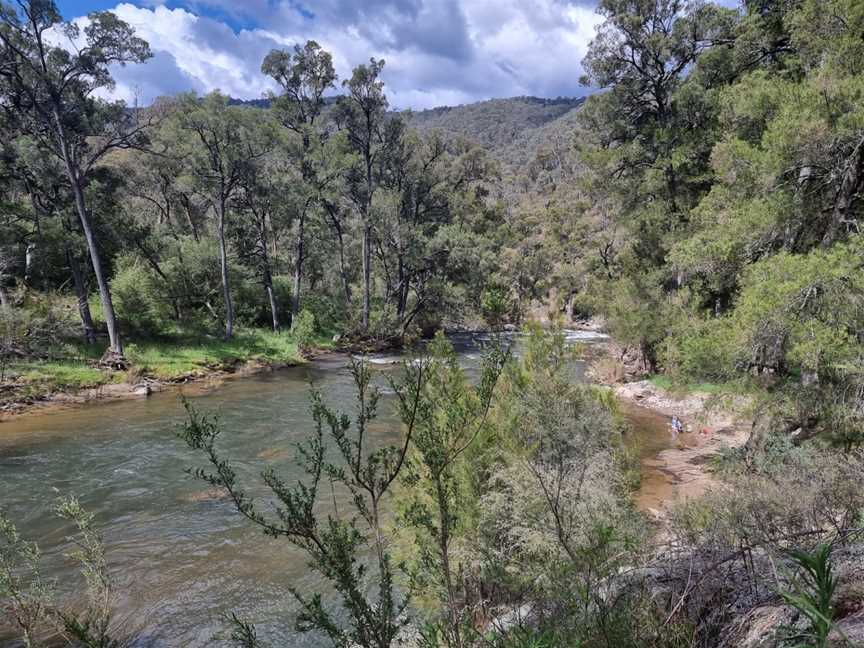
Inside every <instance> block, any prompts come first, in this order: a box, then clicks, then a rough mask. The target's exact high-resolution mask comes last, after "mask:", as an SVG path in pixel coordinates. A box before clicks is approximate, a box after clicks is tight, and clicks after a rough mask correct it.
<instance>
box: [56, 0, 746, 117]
mask: <svg viewBox="0 0 864 648" xmlns="http://www.w3.org/2000/svg"><path fill="white" fill-rule="evenodd" d="M725 1H726V2H734V1H735V0H725ZM56 2H57V5H58V7H59V9H60V11H61V13H62V14H63V16H64V18H66V19H73V18H80V17H82V16H85V15H86V14H87V13H89V12H91V11H97V10H112V11H114V12H115V13H117V14H118V15H119V16H120V17H121V18H122V19H123V20H125V21H126V22H128V23H130V24H131V25H132V26H133V27H135V28H136V30H137V31H138V34H139V35H140V36H141V37H143V38H144V39H145V40H147V41H148V42H149V43H150V46H151V50H152V51H153V53H154V57H153V59H151V60H150V61H148V62H147V63H145V64H144V65H138V66H128V67H125V68H122V69H116V70H114V76H115V78H116V80H117V88H116V91H115V96H117V97H119V98H123V99H126V100H127V101H132V100H133V99H134V98H136V97H137V99H138V101H139V102H141V103H149V102H150V101H152V100H153V99H154V98H155V97H157V96H160V95H166V94H169V95H170V94H176V93H177V92H182V91H188V90H192V91H195V92H199V93H204V92H209V91H211V90H216V89H218V90H221V91H222V92H224V93H226V94H229V95H231V96H233V97H238V98H242V99H254V98H259V97H261V96H263V95H264V93H266V92H267V91H268V90H271V89H273V88H272V84H271V82H270V81H268V79H267V78H265V77H264V76H263V75H262V74H261V73H260V66H261V61H262V60H263V58H264V56H265V55H266V54H267V53H268V52H269V51H270V50H271V49H274V48H280V49H281V48H290V47H292V46H293V45H294V44H298V43H299V44H302V43H304V42H305V41H306V40H308V39H315V40H317V41H318V42H319V43H320V44H321V45H322V46H323V47H324V48H325V49H327V50H328V51H330V52H331V53H332V54H333V58H334V63H335V66H336V71H337V73H338V74H339V76H340V78H345V77H346V76H348V75H349V74H350V70H351V68H352V67H354V66H355V65H357V64H359V63H362V62H365V61H368V60H369V57H370V56H374V57H376V58H384V59H385V60H386V61H387V64H386V66H385V69H384V73H383V77H384V80H385V83H386V87H387V93H388V97H389V99H390V103H391V106H393V107H394V108H398V109H404V108H414V109H422V108H429V107H432V106H440V105H458V104H462V103H468V102H472V101H478V100H482V99H487V98H491V97H512V96H516V95H535V96H540V97H556V96H578V95H580V94H584V93H585V89H584V88H582V87H580V86H579V83H578V80H579V77H580V75H581V72H582V70H581V66H580V61H581V60H582V58H583V57H584V55H585V52H586V50H587V47H588V43H589V42H590V40H591V38H592V36H593V34H594V30H595V27H596V26H597V24H598V23H599V22H600V17H599V16H598V15H597V14H596V13H595V11H594V7H595V0H127V1H125V2H120V1H118V0H113V1H111V0H56Z"/></svg>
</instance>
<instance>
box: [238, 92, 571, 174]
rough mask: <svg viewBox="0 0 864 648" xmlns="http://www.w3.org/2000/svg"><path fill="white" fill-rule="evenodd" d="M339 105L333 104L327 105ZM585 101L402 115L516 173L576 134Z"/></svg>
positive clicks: (490, 104)
mask: <svg viewBox="0 0 864 648" xmlns="http://www.w3.org/2000/svg"><path fill="white" fill-rule="evenodd" d="M334 101H335V99H333V98H329V101H328V104H329V103H333V102H334ZM584 101H585V97H558V98H556V99H544V98H541V97H525V96H522V97H510V98H508V99H489V100H487V101H478V102H476V103H470V104H464V105H461V106H439V107H437V108H430V109H427V110H418V111H405V112H403V113H401V114H402V115H403V116H404V117H405V118H406V119H407V120H408V122H409V123H410V124H411V125H412V126H413V127H414V128H417V129H418V130H420V131H431V130H440V131H442V132H444V133H446V134H448V135H451V136H456V137H464V138H465V139H468V140H470V141H472V142H474V143H476V144H479V145H480V146H482V147H483V148H485V149H487V150H488V151H489V152H490V153H492V154H493V155H494V156H495V157H496V158H497V159H499V160H500V161H501V162H502V163H504V164H506V165H507V166H510V167H511V168H517V167H520V166H523V165H525V164H527V163H529V162H530V161H531V160H532V159H533V157H534V153H535V152H536V151H538V150H539V149H540V148H541V147H542V146H543V145H544V144H549V142H550V140H552V139H557V138H558V137H560V135H561V133H562V132H572V130H573V129H574V128H575V124H574V123H573V121H574V118H575V114H576V109H577V108H579V107H580V106H581V105H582V104H583V103H584ZM230 102H231V104H232V105H243V106H253V107H255V108H265V109H266V108H269V106H270V101H269V100H268V99H252V100H242V99H231V100H230Z"/></svg>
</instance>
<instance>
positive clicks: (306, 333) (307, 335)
mask: <svg viewBox="0 0 864 648" xmlns="http://www.w3.org/2000/svg"><path fill="white" fill-rule="evenodd" d="M315 332H316V327H315V316H314V315H313V314H312V313H311V312H309V311H308V310H306V309H305V308H304V309H303V310H301V311H300V313H298V315H297V317H295V318H294V323H293V324H292V325H291V335H292V336H293V337H294V339H295V340H296V341H297V347H298V348H299V349H300V351H301V352H303V351H306V350H308V349H310V348H311V347H312V345H313V344H314V343H315Z"/></svg>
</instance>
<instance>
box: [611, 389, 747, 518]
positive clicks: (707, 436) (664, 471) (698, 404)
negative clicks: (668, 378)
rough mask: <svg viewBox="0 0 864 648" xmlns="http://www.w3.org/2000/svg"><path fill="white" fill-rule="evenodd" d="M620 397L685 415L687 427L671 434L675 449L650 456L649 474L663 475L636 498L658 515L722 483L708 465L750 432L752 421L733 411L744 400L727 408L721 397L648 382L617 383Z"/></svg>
mask: <svg viewBox="0 0 864 648" xmlns="http://www.w3.org/2000/svg"><path fill="white" fill-rule="evenodd" d="M612 388H613V390H614V391H615V394H616V395H617V396H618V398H619V399H620V400H622V401H624V402H625V403H632V404H634V405H638V406H639V407H643V408H646V409H649V410H651V411H653V412H656V413H658V414H660V415H662V416H664V417H668V418H669V419H670V422H671V417H672V416H677V417H678V418H680V419H681V420H682V421H683V422H684V425H685V431H684V432H683V433H682V434H680V435H677V437H675V438H671V437H672V431H671V427H670V428H669V434H670V440H671V441H672V443H673V445H672V447H670V448H668V449H665V450H661V451H660V452H659V453H658V454H657V455H656V456H655V457H653V458H650V459H646V460H645V462H644V464H645V466H646V468H647V472H648V473H649V474H650V473H655V474H656V475H657V477H658V479H650V480H646V483H645V484H643V488H642V489H640V492H639V493H638V495H637V497H636V504H637V506H638V507H639V508H640V509H641V510H643V511H646V512H648V513H650V514H651V515H653V516H655V517H659V518H662V517H664V515H665V513H666V512H667V511H668V510H669V509H670V508H671V507H672V506H674V505H675V503H677V502H680V501H681V500H683V499H687V498H693V497H698V496H700V495H702V494H703V493H704V492H705V491H707V490H709V489H710V488H716V487H718V486H719V485H720V484H719V482H718V481H717V480H716V479H715V478H714V477H713V476H712V474H711V472H710V470H709V466H710V462H711V458H712V457H713V456H715V455H716V454H717V453H718V452H719V451H720V450H721V449H722V448H724V447H730V448H735V447H739V446H741V445H743V444H744V443H746V442H747V439H748V438H749V434H750V424H749V422H748V421H746V420H743V419H741V418H738V417H736V415H735V414H734V413H733V412H734V411H742V410H744V409H745V408H746V402H744V401H743V399H741V402H740V403H739V404H738V405H739V406H740V407H735V406H734V404H733V406H732V407H730V404H729V403H723V404H722V406H721V405H720V404H719V403H718V402H716V401H717V399H716V398H715V397H714V396H712V395H710V394H706V393H698V392H697V393H688V394H685V395H676V394H673V393H672V392H669V391H667V390H665V389H663V388H661V387H658V386H656V385H654V384H652V383H651V382H649V381H647V380H639V381H634V382H628V383H623V384H618V385H613V387H612Z"/></svg>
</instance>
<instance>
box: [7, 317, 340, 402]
mask: <svg viewBox="0 0 864 648" xmlns="http://www.w3.org/2000/svg"><path fill="white" fill-rule="evenodd" d="M329 345H330V342H329V340H327V339H325V338H322V339H319V340H316V343H315V346H316V347H320V348H326V347H328V346H329ZM104 351H105V344H104V343H101V344H96V345H91V346H87V345H84V344H79V343H69V344H66V345H64V346H63V347H62V349H59V350H58V352H57V354H56V356H55V357H53V358H52V359H50V360H17V361H12V362H10V363H8V364H7V365H6V367H5V371H4V375H3V377H2V378H3V379H2V381H0V407H2V406H4V405H9V404H11V403H16V402H17V403H21V402H28V401H33V400H39V399H42V398H45V397H47V396H50V395H51V394H55V393H58V392H76V391H82V390H85V389H90V388H95V387H100V386H103V385H108V384H112V383H124V382H130V383H137V382H140V381H141V380H142V379H144V378H149V379H152V380H157V381H162V382H171V381H178V380H182V379H184V378H189V377H192V378H194V377H203V376H205V375H207V374H210V373H214V372H218V371H231V370H233V369H235V368H236V367H238V366H240V365H243V364H246V363H254V362H258V363H261V364H265V365H284V364H296V363H301V362H303V358H302V356H301V354H300V352H299V349H298V344H297V340H296V339H295V338H294V337H293V336H292V335H291V334H290V333H288V332H285V333H274V332H272V331H270V330H265V329H243V330H240V331H238V332H237V334H236V335H235V337H234V338H233V339H231V340H227V341H226V340H223V339H222V338H220V337H217V336H213V335H206V334H201V333H190V332H178V333H177V334H175V335H172V336H165V337H160V338H158V339H134V338H133V339H130V340H128V341H127V343H126V349H125V351H126V357H127V359H128V360H129V363H130V368H129V369H128V370H127V371H113V370H109V369H103V368H100V367H99V366H98V360H99V358H100V357H101V356H102V354H103V353H104Z"/></svg>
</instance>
